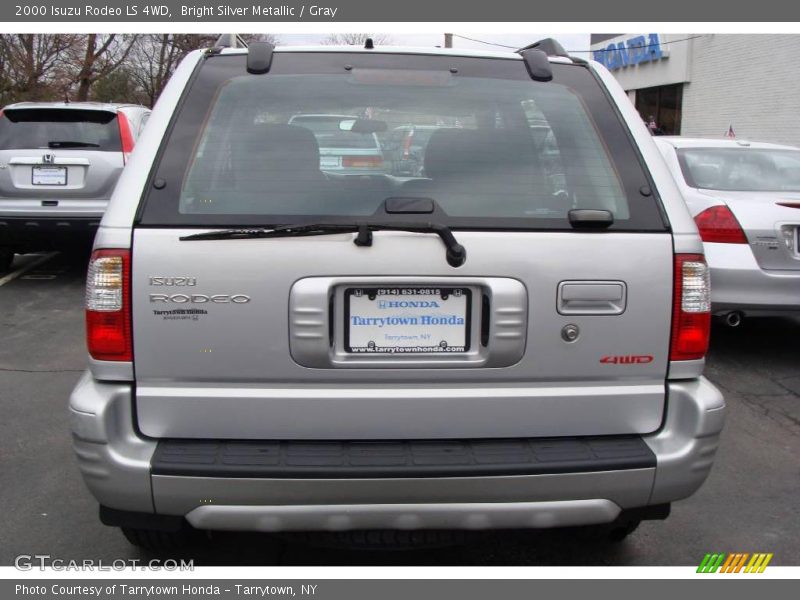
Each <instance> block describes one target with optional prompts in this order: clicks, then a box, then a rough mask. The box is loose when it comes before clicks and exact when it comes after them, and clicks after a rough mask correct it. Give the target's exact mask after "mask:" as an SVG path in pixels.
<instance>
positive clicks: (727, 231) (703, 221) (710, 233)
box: [694, 204, 747, 244]
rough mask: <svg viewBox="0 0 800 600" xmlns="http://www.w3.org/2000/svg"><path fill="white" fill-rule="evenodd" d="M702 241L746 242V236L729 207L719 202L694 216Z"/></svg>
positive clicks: (722, 242)
mask: <svg viewBox="0 0 800 600" xmlns="http://www.w3.org/2000/svg"><path fill="white" fill-rule="evenodd" d="M694 222H695V223H696V224H697V228H698V229H699V230H700V237H701V238H702V240H703V241H704V242H717V243H721V244H746V243H747V237H745V235H744V231H742V226H741V225H739V221H737V220H736V217H735V216H733V213H732V212H731V209H730V208H728V207H727V206H725V205H724V204H721V205H719V206H712V207H711V208H707V209H705V210H704V211H703V212H701V213H700V214H699V215H697V216H696V217H695V218H694Z"/></svg>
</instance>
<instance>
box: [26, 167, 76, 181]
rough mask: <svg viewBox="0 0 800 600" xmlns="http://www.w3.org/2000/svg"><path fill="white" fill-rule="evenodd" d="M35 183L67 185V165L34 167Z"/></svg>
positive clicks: (33, 177)
mask: <svg viewBox="0 0 800 600" xmlns="http://www.w3.org/2000/svg"><path fill="white" fill-rule="evenodd" d="M31 182H32V183H33V185H67V167H38V166H35V167H33V175H32V180H31Z"/></svg>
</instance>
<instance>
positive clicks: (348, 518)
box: [70, 373, 725, 531]
mask: <svg viewBox="0 0 800 600" xmlns="http://www.w3.org/2000/svg"><path fill="white" fill-rule="evenodd" d="M668 387H669V400H668V409H667V413H666V414H667V416H666V419H665V422H664V425H663V427H662V428H661V429H660V430H659V431H658V432H657V433H654V434H652V435H647V436H641V437H640V438H636V437H635V436H634V437H633V439H638V440H639V441H638V442H637V443H638V444H639V447H640V450H641V449H643V451H642V457H641V460H638V459H637V460H638V462H637V461H636V460H634V461H633V462H629V463H626V464H623V463H617V464H616V466H614V463H609V464H608V465H607V466H606V467H604V468H603V469H601V470H597V469H596V467H597V466H598V465H599V464H600V463H596V464H595V467H591V466H588V465H587V466H585V467H583V468H580V467H578V468H577V469H576V468H575V466H574V465H573V466H572V467H570V468H567V467H564V468H558V469H555V470H553V469H549V470H541V469H539V470H537V469H535V468H531V469H528V470H526V469H521V470H518V471H516V472H510V471H509V472H504V471H502V470H500V471H496V472H494V473H493V472H490V471H483V472H481V473H480V474H477V475H470V474H469V471H468V470H466V471H463V472H457V471H451V472H449V473H448V472H447V471H446V470H441V471H440V472H437V473H429V474H428V475H423V474H421V473H420V472H413V470H412V471H410V472H405V473H403V472H392V471H391V470H390V469H387V471H386V472H387V473H390V474H391V476H386V477H385V476H375V474H374V473H373V474H372V476H369V477H367V476H361V477H358V476H356V475H355V473H346V474H344V476H336V475H334V474H333V472H328V473H327V474H326V473H325V472H317V473H314V474H313V476H312V475H310V474H308V473H306V474H303V472H302V471H301V472H297V471H296V472H294V473H293V474H291V476H290V475H289V474H288V473H281V472H280V471H279V470H278V471H274V472H270V471H258V470H257V469H255V470H253V469H250V470H249V471H248V470H246V469H245V470H240V471H238V472H235V471H234V470H229V471H227V472H226V471H225V467H224V465H223V466H221V467H220V469H221V470H217V471H216V472H215V471H213V470H205V471H204V470H203V469H202V468H201V469H197V468H195V467H192V468H189V467H187V468H181V467H180V466H179V465H180V460H178V461H177V465H178V466H176V465H175V464H173V466H172V467H171V468H165V466H164V465H165V463H164V461H163V460H161V458H163V456H161V458H159V457H158V456H157V454H156V453H157V450H158V446H159V444H158V442H157V441H156V440H153V439H147V438H143V437H141V436H140V435H139V434H137V432H136V431H135V429H134V426H133V415H132V398H131V388H130V385H128V384H112V383H99V382H97V381H95V380H94V379H92V378H91V376H90V375H89V374H88V373H87V374H86V375H84V377H83V378H82V379H81V381H80V382H79V383H78V386H77V387H76V389H75V391H74V392H73V395H72V398H71V401H70V411H71V417H72V431H73V441H74V448H75V452H76V456H77V458H78V464H79V466H80V469H81V472H82V474H83V477H84V480H85V482H86V484H87V486H88V487H89V489H90V490H91V492H92V493H93V494H94V496H95V497H96V498H97V499H98V501H99V502H100V503H101V504H102V505H104V506H106V507H110V508H112V509H117V510H122V511H133V512H139V513H157V514H160V515H175V516H180V517H185V518H186V519H187V520H188V521H189V522H190V523H191V524H193V525H194V526H196V527H199V528H207V529H239V530H263V531H280V530H303V529H322V530H325V529H327V530H341V529H371V528H407V529H414V528H466V529H481V528H499V527H553V526H564V525H582V524H593V523H604V522H611V521H613V520H614V519H616V518H617V516H618V515H619V514H620V512H621V511H622V510H627V509H635V508H639V507H645V506H651V505H662V504H665V503H669V502H671V501H673V500H678V499H681V498H684V497H686V496H689V495H691V494H692V493H693V492H694V491H695V490H696V489H697V488H698V487H699V486H700V485H701V484H702V483H703V481H704V480H705V478H706V477H707V475H708V473H709V471H710V469H711V465H712V462H713V457H714V453H715V451H716V447H717V442H718V438H719V433H720V431H721V429H722V425H723V420H724V410H725V405H724V401H723V399H722V396H721V395H720V393H719V392H718V391H717V389H716V388H715V387H714V386H713V385H711V384H710V383H709V382H708V381H706V380H705V379H703V378H700V379H696V380H691V381H679V382H670V383H669V384H668ZM627 437H628V438H631V436H627ZM179 446H180V444H178V447H179ZM188 453H189V454H191V452H188ZM161 454H163V448H162V450H161V451H159V455H161ZM234 454H235V452H234ZM595 454H598V455H599V454H602V453H597V452H595ZM215 455H216V456H219V455H220V454H219V452H217V453H216V454H215ZM217 462H219V463H224V461H217ZM233 462H235V463H242V462H247V460H244V461H243V460H241V459H236V460H234V461H233ZM592 469H595V470H592ZM476 472H477V471H476ZM340 475H342V473H340Z"/></svg>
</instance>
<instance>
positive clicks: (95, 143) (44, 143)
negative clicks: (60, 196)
mask: <svg viewBox="0 0 800 600" xmlns="http://www.w3.org/2000/svg"><path fill="white" fill-rule="evenodd" d="M26 149H27V150H30V149H63V150H70V149H71V150H74V149H85V150H95V151H107V152H121V151H122V142H121V140H120V133H119V124H118V122H117V115H116V114H115V113H113V112H109V111H104V110H83V109H74V108H71V109H57V108H55V109H44V108H17V109H6V110H5V111H4V112H3V113H2V117H0V150H26Z"/></svg>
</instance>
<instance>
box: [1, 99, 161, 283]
mask: <svg viewBox="0 0 800 600" xmlns="http://www.w3.org/2000/svg"><path fill="white" fill-rule="evenodd" d="M149 115H150V110H149V109H147V108H145V107H144V106H137V105H133V104H101V103H97V102H20V103H17V104H11V105H9V106H6V107H5V108H4V109H3V110H2V111H0V272H2V271H4V270H6V269H7V268H8V267H9V266H10V264H11V260H12V258H13V256H14V253H15V252H32V251H37V250H44V249H48V248H58V247H64V246H70V245H72V244H74V243H75V242H76V241H78V240H80V239H81V238H83V239H85V240H86V241H87V243H88V242H91V236H93V235H94V234H95V231H96V230H97V225H98V224H99V223H100V218H101V217H102V216H103V212H104V211H105V208H106V205H107V204H108V199H109V198H110V197H111V192H112V190H113V189H114V184H116V182H117V178H118V177H119V174H120V172H121V171H122V168H123V167H124V166H125V161H126V160H127V157H128V155H129V154H130V152H131V151H132V150H133V146H134V144H135V143H136V139H137V138H138V137H139V133H140V132H141V130H142V128H143V127H144V124H145V123H146V122H147V118H148V116H149Z"/></svg>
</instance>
